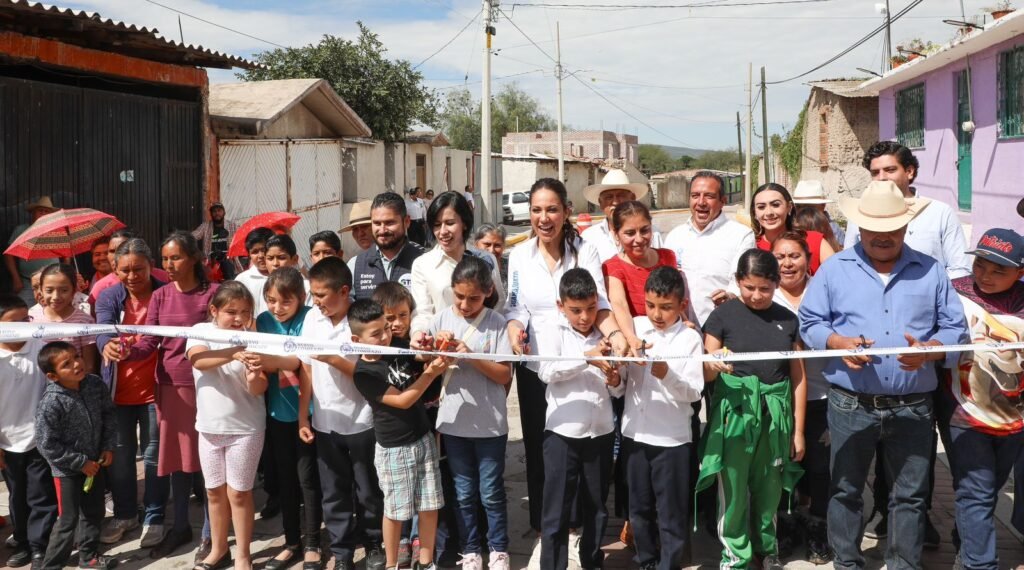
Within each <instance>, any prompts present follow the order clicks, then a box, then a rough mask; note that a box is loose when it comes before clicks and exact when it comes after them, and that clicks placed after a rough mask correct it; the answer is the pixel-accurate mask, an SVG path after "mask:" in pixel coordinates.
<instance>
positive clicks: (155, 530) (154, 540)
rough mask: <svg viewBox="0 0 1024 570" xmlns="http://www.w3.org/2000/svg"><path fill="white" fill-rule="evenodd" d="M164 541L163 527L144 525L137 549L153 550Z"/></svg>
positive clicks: (159, 525) (160, 525)
mask: <svg viewBox="0 0 1024 570" xmlns="http://www.w3.org/2000/svg"><path fill="white" fill-rule="evenodd" d="M163 539H164V525H162V524H144V525H142V540H141V541H140V542H139V548H153V547H154V546H156V545H158V544H160V542H161V541H162V540H163Z"/></svg>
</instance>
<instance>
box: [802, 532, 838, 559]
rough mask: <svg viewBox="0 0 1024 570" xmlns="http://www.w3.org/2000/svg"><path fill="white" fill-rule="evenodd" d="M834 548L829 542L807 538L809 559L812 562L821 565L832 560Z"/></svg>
mask: <svg viewBox="0 0 1024 570" xmlns="http://www.w3.org/2000/svg"><path fill="white" fill-rule="evenodd" d="M833 556H834V555H833V553H832V548H831V547H830V546H829V545H828V542H825V541H822V540H820V539H818V538H811V537H808V538H807V561H808V562H810V563H811V564H816V565H821V564H828V563H829V562H832V558H833Z"/></svg>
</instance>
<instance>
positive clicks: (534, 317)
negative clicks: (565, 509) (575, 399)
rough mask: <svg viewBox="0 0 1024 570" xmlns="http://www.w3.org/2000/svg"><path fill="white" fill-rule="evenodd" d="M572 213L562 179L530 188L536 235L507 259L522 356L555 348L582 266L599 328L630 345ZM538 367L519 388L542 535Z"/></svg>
mask: <svg viewBox="0 0 1024 570" xmlns="http://www.w3.org/2000/svg"><path fill="white" fill-rule="evenodd" d="M569 213H570V212H569V197H568V192H567V191H566V189H565V185H564V184H562V183H561V182H560V181H558V180H555V179H554V178H542V179H540V180H538V181H537V182H535V183H534V184H533V186H532V187H531V188H530V225H531V227H532V228H533V237H532V238H530V239H529V240H527V241H526V242H524V243H522V244H520V245H519V246H518V247H516V249H515V250H513V251H512V254H511V255H510V256H509V267H508V282H509V289H508V297H507V299H506V301H505V317H506V318H507V319H508V334H509V341H510V343H511V344H512V349H513V351H515V352H516V353H519V354H523V353H533V354H541V355H544V354H545V349H546V347H550V346H551V345H552V344H551V342H549V341H548V340H547V338H546V335H551V334H552V331H556V330H557V329H558V327H557V326H556V325H557V323H558V322H559V321H558V319H559V318H560V317H559V312H558V304H557V302H558V283H559V281H560V279H561V278H562V275H563V274H564V273H565V272H566V271H568V270H569V269H573V268H576V267H580V268H583V269H586V270H587V271H589V272H590V274H591V275H592V276H593V277H594V281H595V282H596V283H597V289H598V298H599V301H598V309H599V311H598V316H597V327H598V329H599V330H600V331H601V333H602V334H604V335H605V337H606V338H608V340H609V341H610V342H611V344H612V347H613V348H614V350H615V352H616V353H617V354H625V353H627V352H628V351H629V346H628V343H627V342H626V338H625V335H623V333H622V331H621V330H619V326H618V324H616V322H615V317H614V316H613V315H612V313H611V307H610V305H609V304H608V299H607V296H606V294H605V284H604V276H603V274H602V271H601V260H600V258H599V256H598V253H597V250H596V249H594V247H593V246H592V245H590V244H588V243H586V242H584V241H583V240H582V239H580V237H579V234H578V233H577V232H576V228H574V227H573V225H572V222H570V221H569ZM556 344H557V343H556ZM538 369H539V367H538V365H537V363H528V364H520V365H517V366H516V386H517V391H518V395H519V413H520V419H521V421H522V426H523V443H524V445H525V447H526V478H527V489H528V491H527V492H528V495H529V500H530V526H531V527H532V528H533V529H534V530H536V531H538V532H540V530H541V528H542V516H541V514H542V505H543V490H544V455H543V445H544V437H545V434H544V422H545V416H546V409H547V405H546V403H545V397H544V394H545V389H546V386H545V384H544V383H543V382H542V381H541V380H540V378H539V377H538V376H537V371H538ZM595 542H596V541H595ZM538 545H539V542H538ZM595 554H596V553H583V552H581V553H580V558H581V563H582V565H583V566H584V567H587V568H589V567H596V566H600V563H599V562H594V561H591V560H583V558H584V557H586V556H594V555H595ZM536 557H539V548H536V547H535V549H534V558H536ZM592 562H593V563H592ZM538 563H539V559H538ZM532 564H533V562H531V565H532Z"/></svg>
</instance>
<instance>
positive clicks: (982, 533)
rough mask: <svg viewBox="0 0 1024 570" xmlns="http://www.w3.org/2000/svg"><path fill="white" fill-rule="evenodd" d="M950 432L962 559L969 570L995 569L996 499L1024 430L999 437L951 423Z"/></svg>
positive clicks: (997, 563) (1009, 469) (1008, 473)
mask: <svg viewBox="0 0 1024 570" xmlns="http://www.w3.org/2000/svg"><path fill="white" fill-rule="evenodd" d="M949 435H950V439H951V441H952V443H953V447H952V449H951V450H950V453H949V460H950V461H949V464H950V467H951V468H952V470H953V488H954V489H956V526H957V528H958V529H960V530H961V532H959V533H958V534H959V536H960V557H961V560H962V561H963V564H964V568H966V569H968V570H975V569H985V570H988V569H991V570H996V568H998V567H999V557H998V556H997V554H996V525H995V518H996V501H997V500H998V499H999V492H1000V490H1001V489H1002V488H1003V485H1004V484H1006V480H1007V478H1008V477H1009V476H1010V471H1011V470H1012V469H1013V465H1014V463H1016V461H1017V458H1018V456H1019V455H1020V451H1021V447H1022V444H1024V433H1016V434H1013V435H1007V436H996V435H989V434H985V433H982V432H979V431H975V430H972V429H964V428H959V427H956V426H950V427H949Z"/></svg>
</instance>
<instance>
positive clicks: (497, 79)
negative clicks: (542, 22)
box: [426, 69, 548, 91]
mask: <svg viewBox="0 0 1024 570" xmlns="http://www.w3.org/2000/svg"><path fill="white" fill-rule="evenodd" d="M546 71H548V70H547V69H531V70H530V71H521V72H519V73H513V74H511V75H502V76H501V77H492V78H491V81H501V80H503V79H511V78H513V77H520V76H522V75H530V74H533V73H544V72H546ZM426 81H458V80H457V79H427V80H426ZM478 83H483V80H480V81H466V82H464V83H460V84H459V85H448V86H446V87H435V88H434V89H436V90H438V91H443V90H445V89H458V88H460V87H465V86H466V85H476V84H478Z"/></svg>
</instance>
